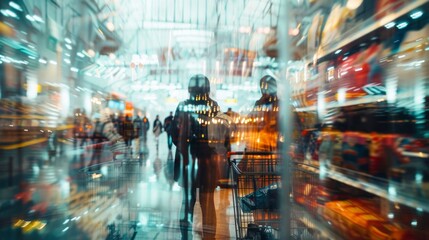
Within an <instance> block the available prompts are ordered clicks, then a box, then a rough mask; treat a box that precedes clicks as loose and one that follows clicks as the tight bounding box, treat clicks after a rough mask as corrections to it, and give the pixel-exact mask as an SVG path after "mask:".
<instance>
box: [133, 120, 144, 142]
mask: <svg viewBox="0 0 429 240" xmlns="http://www.w3.org/2000/svg"><path fill="white" fill-rule="evenodd" d="M133 126H134V136H135V137H137V138H140V137H141V136H142V135H143V121H142V119H141V118H140V116H139V115H137V116H136V118H134V120H133Z"/></svg>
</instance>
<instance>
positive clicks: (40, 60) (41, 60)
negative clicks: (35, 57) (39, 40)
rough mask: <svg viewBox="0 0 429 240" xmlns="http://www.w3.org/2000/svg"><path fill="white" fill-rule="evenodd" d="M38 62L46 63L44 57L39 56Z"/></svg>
mask: <svg viewBox="0 0 429 240" xmlns="http://www.w3.org/2000/svg"><path fill="white" fill-rule="evenodd" d="M39 63H43V64H46V63H48V62H47V61H46V60H45V59H43V58H39Z"/></svg>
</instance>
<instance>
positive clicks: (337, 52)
mask: <svg viewBox="0 0 429 240" xmlns="http://www.w3.org/2000/svg"><path fill="white" fill-rule="evenodd" d="M341 51H343V50H342V49H338V50H337V51H335V54H339V53H340V52H341Z"/></svg>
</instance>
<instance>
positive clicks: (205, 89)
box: [188, 74, 210, 97]
mask: <svg viewBox="0 0 429 240" xmlns="http://www.w3.org/2000/svg"><path fill="white" fill-rule="evenodd" d="M188 92H189V94H190V95H191V97H195V96H197V95H200V96H204V95H208V94H209V93H210V81H209V79H208V78H207V77H206V76H204V75H202V74H197V75H194V76H192V77H191V79H189V85H188Z"/></svg>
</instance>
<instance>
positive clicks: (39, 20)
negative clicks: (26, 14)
mask: <svg viewBox="0 0 429 240" xmlns="http://www.w3.org/2000/svg"><path fill="white" fill-rule="evenodd" d="M33 18H34V20H36V21H37V22H40V23H43V19H42V18H41V17H39V16H37V15H33Z"/></svg>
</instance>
